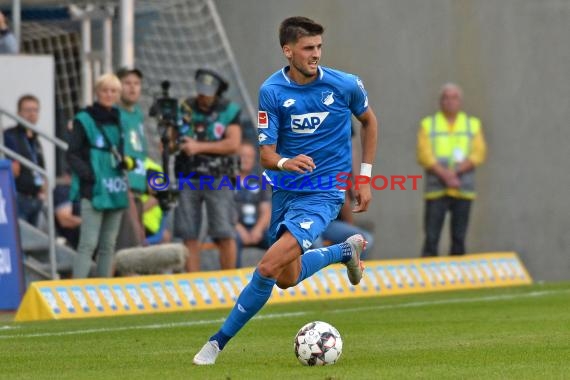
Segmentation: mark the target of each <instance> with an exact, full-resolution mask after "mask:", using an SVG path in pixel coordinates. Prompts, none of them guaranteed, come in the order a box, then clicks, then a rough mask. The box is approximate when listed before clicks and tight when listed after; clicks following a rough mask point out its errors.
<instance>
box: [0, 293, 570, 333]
mask: <svg viewBox="0 0 570 380" xmlns="http://www.w3.org/2000/svg"><path fill="white" fill-rule="evenodd" d="M569 292H570V290H566V289H565V290H545V291H533V292H530V293H527V294H524V293H523V294H520V293H519V294H512V295H509V294H505V295H498V296H484V297H477V298H452V299H448V300H434V301H416V302H408V303H402V304H393V305H376V306H362V307H353V308H347V309H339V310H328V311H327V313H353V312H359V311H367V310H387V309H403V308H413V307H422V306H433V305H451V304H461V303H474V302H493V301H504V300H513V299H517V298H525V297H542V296H546V295H552V294H560V293H569ZM313 313H316V311H298V312H290V313H268V314H261V315H258V316H255V317H254V319H276V318H288V317H298V316H303V315H307V314H313ZM223 322H224V318H216V319H205V320H198V321H187V322H174V323H154V324H150V325H140V326H123V327H111V328H97V329H84V330H72V331H61V332H48V333H30V334H26V333H22V334H17V335H0V339H18V338H41V337H53V336H67V335H80V334H93V333H106V332H116V331H129V330H155V329H169V328H176V327H190V326H199V325H209V324H218V323H223ZM5 327H10V326H5ZM0 329H1V328H0Z"/></svg>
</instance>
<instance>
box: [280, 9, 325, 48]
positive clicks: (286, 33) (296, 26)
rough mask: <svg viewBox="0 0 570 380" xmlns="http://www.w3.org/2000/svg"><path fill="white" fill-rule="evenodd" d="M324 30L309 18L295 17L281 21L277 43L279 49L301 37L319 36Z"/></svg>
mask: <svg viewBox="0 0 570 380" xmlns="http://www.w3.org/2000/svg"><path fill="white" fill-rule="evenodd" d="M324 31H325V28H324V27H323V26H322V25H321V24H318V23H316V22H314V21H313V20H311V19H310V18H307V17H302V16H295V17H289V18H286V19H285V20H283V22H282V23H281V25H280V26H279V43H281V47H283V46H285V44H288V43H295V42H297V41H298V40H299V38H301V37H306V36H320V35H321V34H323V33H324Z"/></svg>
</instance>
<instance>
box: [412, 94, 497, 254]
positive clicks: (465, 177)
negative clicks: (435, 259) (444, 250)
mask: <svg viewBox="0 0 570 380" xmlns="http://www.w3.org/2000/svg"><path fill="white" fill-rule="evenodd" d="M462 100H463V92H462V90H461V88H460V87H459V86H458V85H456V84H454V83H447V84H445V85H444V86H443V87H442V89H441V92H440V111H439V112H437V113H436V114H435V115H431V116H427V117H425V118H424V119H423V120H422V121H421V125H420V129H419V132H418V143H417V159H418V163H419V164H420V165H421V166H422V167H423V168H424V169H425V170H426V182H425V184H426V186H425V215H424V228H425V241H424V245H423V249H422V256H424V257H425V256H437V254H438V245H439V238H440V235H441V230H442V227H443V223H444V221H445V215H446V214H447V212H448V211H449V212H450V213H451V247H450V254H451V255H463V254H465V251H466V249H465V238H466V236H467V226H468V222H469V213H470V210H471V203H472V201H473V200H474V199H475V195H476V194H475V168H476V167H477V166H479V165H481V164H482V163H483V162H484V161H485V155H486V144H485V139H484V137H483V131H482V128H481V122H480V121H479V119H477V118H476V117H473V116H469V115H467V114H465V112H463V111H461V106H462Z"/></svg>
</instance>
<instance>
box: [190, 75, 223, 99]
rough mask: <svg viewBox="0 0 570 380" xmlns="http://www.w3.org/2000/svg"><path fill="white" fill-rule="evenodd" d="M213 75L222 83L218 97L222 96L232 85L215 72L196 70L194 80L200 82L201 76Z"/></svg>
mask: <svg viewBox="0 0 570 380" xmlns="http://www.w3.org/2000/svg"><path fill="white" fill-rule="evenodd" d="M204 74H206V75H211V76H213V77H214V78H216V80H217V81H218V82H219V83H220V84H219V86H218V91H216V96H222V94H223V93H224V92H226V91H227V90H228V88H229V87H230V84H229V83H228V82H227V81H226V80H225V79H224V78H223V77H222V76H221V75H220V74H218V73H216V72H215V71H213V70H209V69H198V70H196V74H195V75H194V79H195V80H198V78H199V77H200V76H201V75H204Z"/></svg>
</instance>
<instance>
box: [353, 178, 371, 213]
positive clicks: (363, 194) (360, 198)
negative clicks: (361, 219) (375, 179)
mask: <svg viewBox="0 0 570 380" xmlns="http://www.w3.org/2000/svg"><path fill="white" fill-rule="evenodd" d="M354 198H355V201H356V205H355V207H354V208H353V209H352V212H354V213H359V212H364V211H366V210H368V205H369V204H370V201H372V191H371V190H370V184H363V185H359V186H358V189H355V191H354Z"/></svg>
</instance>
